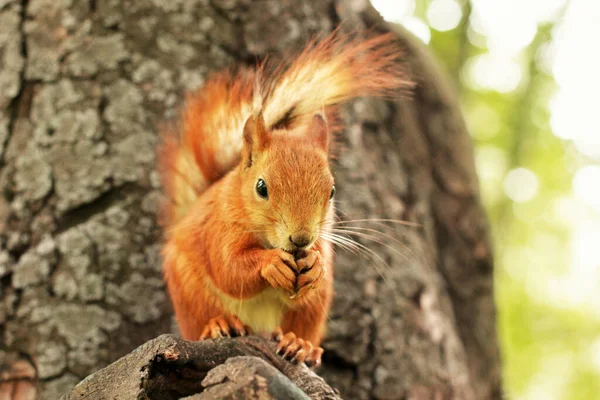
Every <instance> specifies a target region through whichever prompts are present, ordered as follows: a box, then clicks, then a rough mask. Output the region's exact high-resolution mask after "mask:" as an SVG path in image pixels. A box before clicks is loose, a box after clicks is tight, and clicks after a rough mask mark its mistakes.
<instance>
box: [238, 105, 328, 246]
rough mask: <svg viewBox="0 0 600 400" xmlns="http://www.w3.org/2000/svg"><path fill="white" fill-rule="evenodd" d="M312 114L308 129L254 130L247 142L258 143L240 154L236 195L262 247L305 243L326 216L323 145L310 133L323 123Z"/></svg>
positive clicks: (316, 233)
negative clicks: (239, 194) (239, 186)
mask: <svg viewBox="0 0 600 400" xmlns="http://www.w3.org/2000/svg"><path fill="white" fill-rule="evenodd" d="M315 118H317V117H315ZM318 118H319V120H317V121H316V122H315V121H313V124H312V126H311V127H310V128H309V132H289V131H274V132H266V130H265V132H266V134H268V137H263V138H257V135H254V138H255V139H254V141H253V142H252V144H254V145H256V144H257V143H258V140H261V141H262V144H261V146H252V147H253V148H252V149H248V150H249V151H247V152H245V154H244V161H243V162H244V165H243V166H242V168H243V170H242V186H243V187H242V194H243V195H242V198H243V201H244V205H245V209H246V212H247V214H248V216H249V218H250V220H251V222H252V226H253V228H254V230H255V234H256V236H257V237H259V238H260V239H261V241H262V242H263V243H264V244H265V245H266V246H269V247H272V248H280V249H283V250H286V251H290V252H294V251H297V250H300V249H307V248H310V247H311V246H312V245H313V244H314V243H315V242H316V240H317V239H318V238H319V235H320V233H321V232H323V230H324V229H327V226H328V225H329V221H330V220H331V218H332V213H333V201H332V200H333V195H334V193H335V186H334V182H333V176H332V175H331V171H330V169H329V162H328V156H327V146H326V142H323V141H321V140H316V139H323V138H322V137H321V138H319V137H315V132H314V131H315V130H316V129H322V130H323V131H324V132H320V133H321V134H323V133H324V134H326V129H327V127H326V125H325V122H324V121H323V120H322V118H320V117H318ZM315 123H316V124H319V126H317V127H315V126H314V125H315ZM311 130H312V132H311ZM245 134H246V132H245ZM267 138H268V139H267ZM265 139H267V140H265ZM324 143H325V145H323V144H324ZM247 144H248V143H247V142H246V145H247Z"/></svg>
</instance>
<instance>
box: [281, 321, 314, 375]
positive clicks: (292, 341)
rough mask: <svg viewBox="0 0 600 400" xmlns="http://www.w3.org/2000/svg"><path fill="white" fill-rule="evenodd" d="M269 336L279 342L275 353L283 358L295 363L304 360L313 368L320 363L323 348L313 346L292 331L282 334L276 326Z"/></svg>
mask: <svg viewBox="0 0 600 400" xmlns="http://www.w3.org/2000/svg"><path fill="white" fill-rule="evenodd" d="M271 338H272V339H273V340H275V341H277V342H279V344H278V345H277V351H276V353H277V354H280V355H281V356H282V357H283V358H284V359H286V360H289V361H291V362H293V363H297V364H300V363H302V362H304V363H305V364H306V365H307V366H309V367H314V368H316V367H318V366H319V365H321V355H322V354H323V348H321V347H315V346H313V345H312V343H311V342H309V341H308V340H304V339H301V338H299V337H296V335H295V334H294V332H288V333H286V334H285V335H284V334H283V332H282V331H281V329H280V328H277V329H276V330H275V331H274V332H273V333H272V335H271Z"/></svg>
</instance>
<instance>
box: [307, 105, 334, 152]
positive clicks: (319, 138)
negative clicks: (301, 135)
mask: <svg viewBox="0 0 600 400" xmlns="http://www.w3.org/2000/svg"><path fill="white" fill-rule="evenodd" d="M308 134H309V135H310V137H311V138H312V140H314V142H315V143H316V144H317V145H318V146H319V147H321V148H322V149H323V150H325V152H327V151H328V150H329V129H328V128H327V122H326V121H325V119H324V118H323V116H322V115H321V114H315V115H314V116H313V119H312V121H311V123H310V128H309V129H308Z"/></svg>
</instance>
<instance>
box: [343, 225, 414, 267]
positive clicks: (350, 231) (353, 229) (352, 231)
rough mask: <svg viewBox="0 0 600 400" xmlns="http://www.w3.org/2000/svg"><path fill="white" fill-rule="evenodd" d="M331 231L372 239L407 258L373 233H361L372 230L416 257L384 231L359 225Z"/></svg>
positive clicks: (405, 246) (404, 245)
mask: <svg viewBox="0 0 600 400" xmlns="http://www.w3.org/2000/svg"><path fill="white" fill-rule="evenodd" d="M332 231H333V232H340V233H347V234H353V235H356V236H358V237H362V238H364V239H368V240H372V241H374V242H376V243H379V244H381V245H382V246H385V247H386V248H388V249H390V250H392V251H394V252H396V253H397V254H399V255H401V256H402V257H403V258H404V259H405V260H408V257H407V256H406V254H404V253H402V252H400V251H399V250H398V249H396V248H395V247H393V246H390V245H389V244H387V243H385V242H384V241H383V240H380V239H379V238H378V237H377V236H375V235H370V234H367V233H363V232H373V233H376V234H379V235H382V236H383V237H385V238H387V239H389V240H392V241H394V242H396V243H397V244H398V245H400V246H402V247H403V248H405V249H406V250H408V251H409V252H410V253H411V254H412V255H413V256H414V257H416V254H414V253H413V251H412V250H411V249H410V248H409V247H408V246H407V245H406V244H405V243H402V242H401V241H400V240H398V239H396V238H394V237H392V236H391V235H388V234H387V233H385V232H380V231H378V230H376V229H371V228H361V227H356V226H354V227H344V228H343V229H340V228H332ZM356 231H363V232H356Z"/></svg>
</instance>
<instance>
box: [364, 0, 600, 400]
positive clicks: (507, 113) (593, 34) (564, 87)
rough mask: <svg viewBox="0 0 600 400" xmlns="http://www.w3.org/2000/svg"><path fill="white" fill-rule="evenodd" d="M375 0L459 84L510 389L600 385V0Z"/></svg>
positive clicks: (597, 394)
mask: <svg viewBox="0 0 600 400" xmlns="http://www.w3.org/2000/svg"><path fill="white" fill-rule="evenodd" d="M373 3H374V5H375V6H376V7H377V8H378V10H379V11H380V12H381V13H382V15H383V16H384V18H386V19H388V20H394V21H396V22H398V23H400V24H401V25H403V26H404V27H405V28H407V29H409V30H411V31H412V32H413V33H415V34H416V35H417V36H419V37H420V38H421V39H422V40H423V41H424V42H425V43H429V46H430V48H431V49H432V50H433V51H434V53H436V54H437V56H438V58H439V59H440V60H441V61H442V63H443V64H444V66H445V67H446V69H447V71H448V72H449V76H450V77H452V78H453V79H454V81H455V82H454V83H455V85H456V87H457V89H458V94H459V97H460V100H461V102H462V105H463V112H464V115H465V118H466V121H467V125H468V127H469V130H470V133H471V135H472V137H473V141H474V144H475V165H476V168H477V171H478V175H479V178H480V185H481V193H482V200H483V202H484V204H485V206H486V209H487V212H488V215H489V216H490V220H491V222H492V227H493V229H492V233H493V235H494V240H495V246H496V256H497V257H496V260H497V262H496V268H497V269H496V282H495V285H496V302H497V304H498V309H499V317H498V328H499V338H500V342H501V347H502V353H503V374H504V377H503V380H504V386H505V387H504V389H505V392H506V396H507V398H511V399H515V400H525V399H527V400H588V399H596V398H600V118H598V115H597V114H598V110H597V108H598V105H599V104H600V102H599V101H598V93H599V92H600V73H599V72H598V71H600V52H599V51H596V50H595V49H596V48H597V47H598V38H600V24H599V23H598V21H600V1H597V0H568V1H567V0H502V1H499V0H416V1H396V0H392V1H386V0H377V1H374V2H373ZM394 10H396V11H394ZM398 10H399V11H398ZM394 15H395V16H394ZM415 21H417V22H415ZM419 22H420V23H419ZM423 26H425V27H423Z"/></svg>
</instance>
